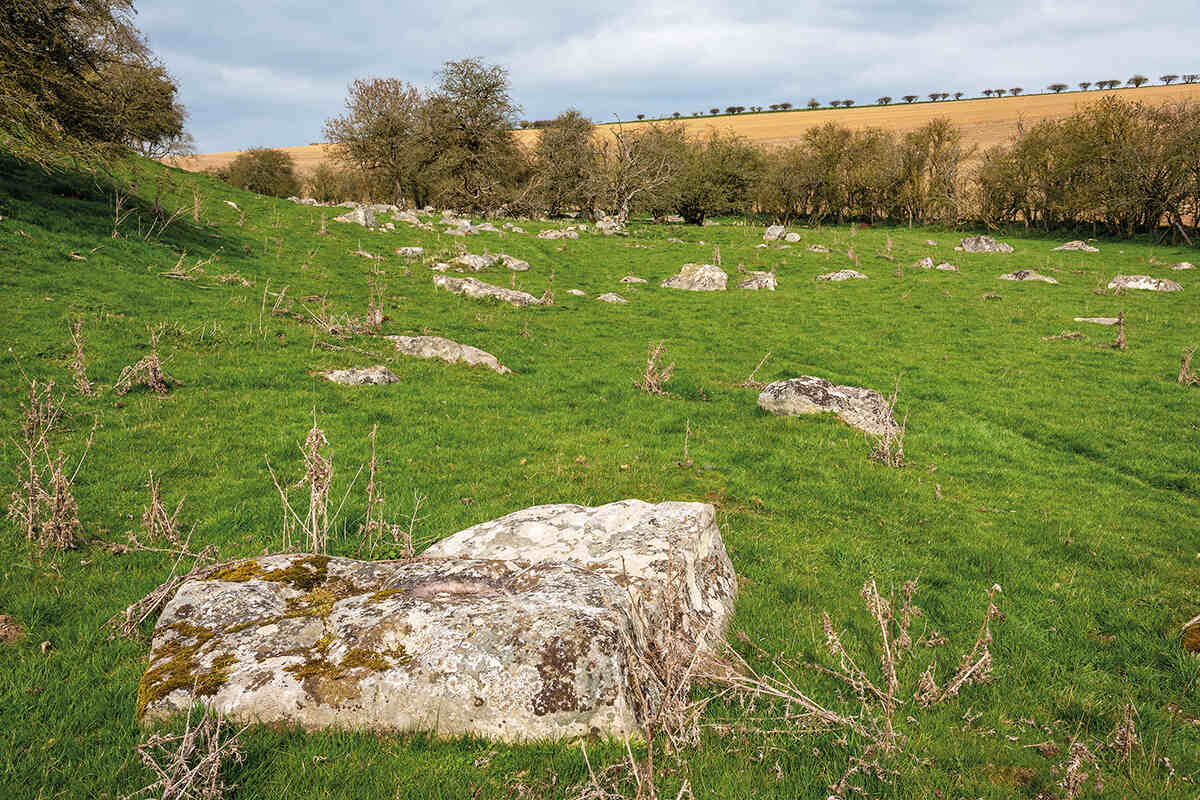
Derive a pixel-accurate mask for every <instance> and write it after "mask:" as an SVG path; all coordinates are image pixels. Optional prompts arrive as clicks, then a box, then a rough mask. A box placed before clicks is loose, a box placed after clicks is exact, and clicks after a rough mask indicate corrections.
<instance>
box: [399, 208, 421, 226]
mask: <svg viewBox="0 0 1200 800" xmlns="http://www.w3.org/2000/svg"><path fill="white" fill-rule="evenodd" d="M392 216H393V218H394V219H396V220H397V221H398V222H407V223H408V224H410V225H420V224H421V218H420V217H418V216H417V215H416V214H414V213H413V212H411V211H400V212H397V213H396V214H393V215H392Z"/></svg>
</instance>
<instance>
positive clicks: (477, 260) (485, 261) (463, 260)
mask: <svg viewBox="0 0 1200 800" xmlns="http://www.w3.org/2000/svg"><path fill="white" fill-rule="evenodd" d="M498 260H499V259H497V257H496V256H493V255H477V254H475V253H464V254H463V255H461V256H458V257H456V258H455V259H454V263H455V264H461V265H462V266H464V267H466V268H467V269H469V270H471V271H472V272H479V271H480V270H485V269H487V268H488V267H490V266H492V265H493V264H495V263H496V261H498Z"/></svg>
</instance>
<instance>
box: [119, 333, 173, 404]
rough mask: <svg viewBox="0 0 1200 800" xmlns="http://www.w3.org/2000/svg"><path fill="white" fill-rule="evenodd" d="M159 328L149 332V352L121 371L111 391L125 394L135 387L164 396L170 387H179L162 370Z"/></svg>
mask: <svg viewBox="0 0 1200 800" xmlns="http://www.w3.org/2000/svg"><path fill="white" fill-rule="evenodd" d="M161 330H162V328H161V326H160V327H159V328H157V329H155V330H152V331H151V332H150V352H149V353H147V354H146V355H145V356H143V357H142V359H141V360H140V361H138V362H137V363H136V364H131V365H129V366H127V367H125V368H124V369H123V370H121V374H120V376H119V377H118V378H117V382H116V383H115V384H113V391H114V392H115V393H117V394H119V395H123V394H126V393H127V392H129V391H130V390H131V389H133V388H135V387H137V386H145V387H146V388H147V389H149V390H150V391H152V392H157V393H158V394H166V393H167V392H169V391H171V387H172V386H181V385H182V384H181V382H180V381H178V380H176V379H175V378H173V377H171V376H170V375H168V374H167V373H166V371H164V370H163V367H162V361H161V360H160V359H159V357H158V337H159V334H160V332H161Z"/></svg>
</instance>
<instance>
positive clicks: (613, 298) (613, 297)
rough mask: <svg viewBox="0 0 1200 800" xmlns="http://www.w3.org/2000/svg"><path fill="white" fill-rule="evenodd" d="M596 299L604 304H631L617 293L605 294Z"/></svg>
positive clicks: (597, 296)
mask: <svg viewBox="0 0 1200 800" xmlns="http://www.w3.org/2000/svg"><path fill="white" fill-rule="evenodd" d="M596 299H597V300H599V301H600V302H602V303H628V302H629V301H628V300H626V299H625V298H624V297H621V295H619V294H617V293H615V292H605V293H604V294H601V295H596Z"/></svg>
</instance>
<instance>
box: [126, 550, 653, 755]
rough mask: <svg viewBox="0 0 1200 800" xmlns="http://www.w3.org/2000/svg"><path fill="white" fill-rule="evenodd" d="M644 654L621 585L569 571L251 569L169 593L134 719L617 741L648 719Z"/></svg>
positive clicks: (544, 566) (298, 560)
mask: <svg viewBox="0 0 1200 800" xmlns="http://www.w3.org/2000/svg"><path fill="white" fill-rule="evenodd" d="M644 647H645V639H644V636H643V633H642V629H641V626H640V625H639V624H638V623H637V621H636V620H635V619H634V618H633V617H632V615H631V613H630V602H629V596H628V594H627V593H626V591H625V590H624V588H623V587H621V586H620V585H619V584H618V583H617V582H615V581H614V580H612V579H611V578H610V577H609V576H608V575H605V574H600V573H597V572H592V571H589V570H587V569H584V568H582V567H579V566H576V565H573V564H567V563H562V562H544V563H539V564H533V565H529V566H519V565H517V564H514V563H509V562H504V561H491V560H482V559H474V558H456V559H437V558H422V559H419V560H415V561H410V562H406V563H404V562H389V561H377V562H363V561H353V560H351V559H344V558H330V557H326V556H311V555H307V556H306V555H277V556H264V557H262V558H256V559H250V560H246V561H242V562H237V563H233V564H228V565H223V566H222V567H220V568H217V569H215V570H213V571H212V572H210V573H209V574H208V578H207V579H205V580H191V581H188V582H187V583H185V584H183V586H181V587H180V588H179V591H178V592H177V593H176V594H175V597H174V598H172V599H171V601H170V602H169V603H168V604H167V607H166V608H165V609H164V610H163V613H162V616H161V617H160V619H159V621H158V626H157V627H156V629H155V633H154V640H153V644H152V649H151V655H150V664H149V667H148V669H147V670H146V673H145V674H144V675H143V677H142V680H141V684H140V686H139V692H138V698H139V711H140V712H141V714H142V716H143V718H144V719H158V718H162V717H166V716H168V715H170V714H174V713H180V712H186V711H187V709H189V708H190V707H191V705H192V703H193V702H195V701H197V700H199V701H203V702H205V703H206V704H208V705H210V706H211V707H212V708H213V709H214V710H215V711H217V712H218V713H221V714H223V715H225V716H228V717H231V718H233V719H237V720H241V721H246V722H262V723H282V724H286V725H299V726H301V727H303V728H306V729H310V730H311V729H319V728H343V729H351V730H373V731H407V730H422V731H428V730H433V731H436V732H437V733H439V734H443V735H457V734H471V735H477V736H487V737H490V738H495V739H500V740H505V741H522V740H530V739H562V738H574V737H579V736H587V735H590V734H593V733H600V734H604V735H608V736H614V737H618V738H620V737H622V736H625V735H636V734H637V733H638V732H639V728H640V723H641V721H642V719H643V718H644V716H645V713H646V711H647V710H648V709H642V708H641V707H640V706H639V705H638V701H636V700H635V699H634V698H633V697H631V694H632V693H631V692H630V688H629V687H630V684H631V682H632V675H631V670H633V669H636V666H635V664H636V659H635V658H634V657H633V654H634V653H635V652H637V651H638V650H640V649H642V648H644ZM643 680H645V677H644V676H643ZM650 681H651V682H650V684H649V689H650V691H649V697H648V699H649V700H650V702H651V704H653V703H655V702H656V701H657V697H658V691H659V687H658V686H657V685H655V684H654V682H653V679H650Z"/></svg>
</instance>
